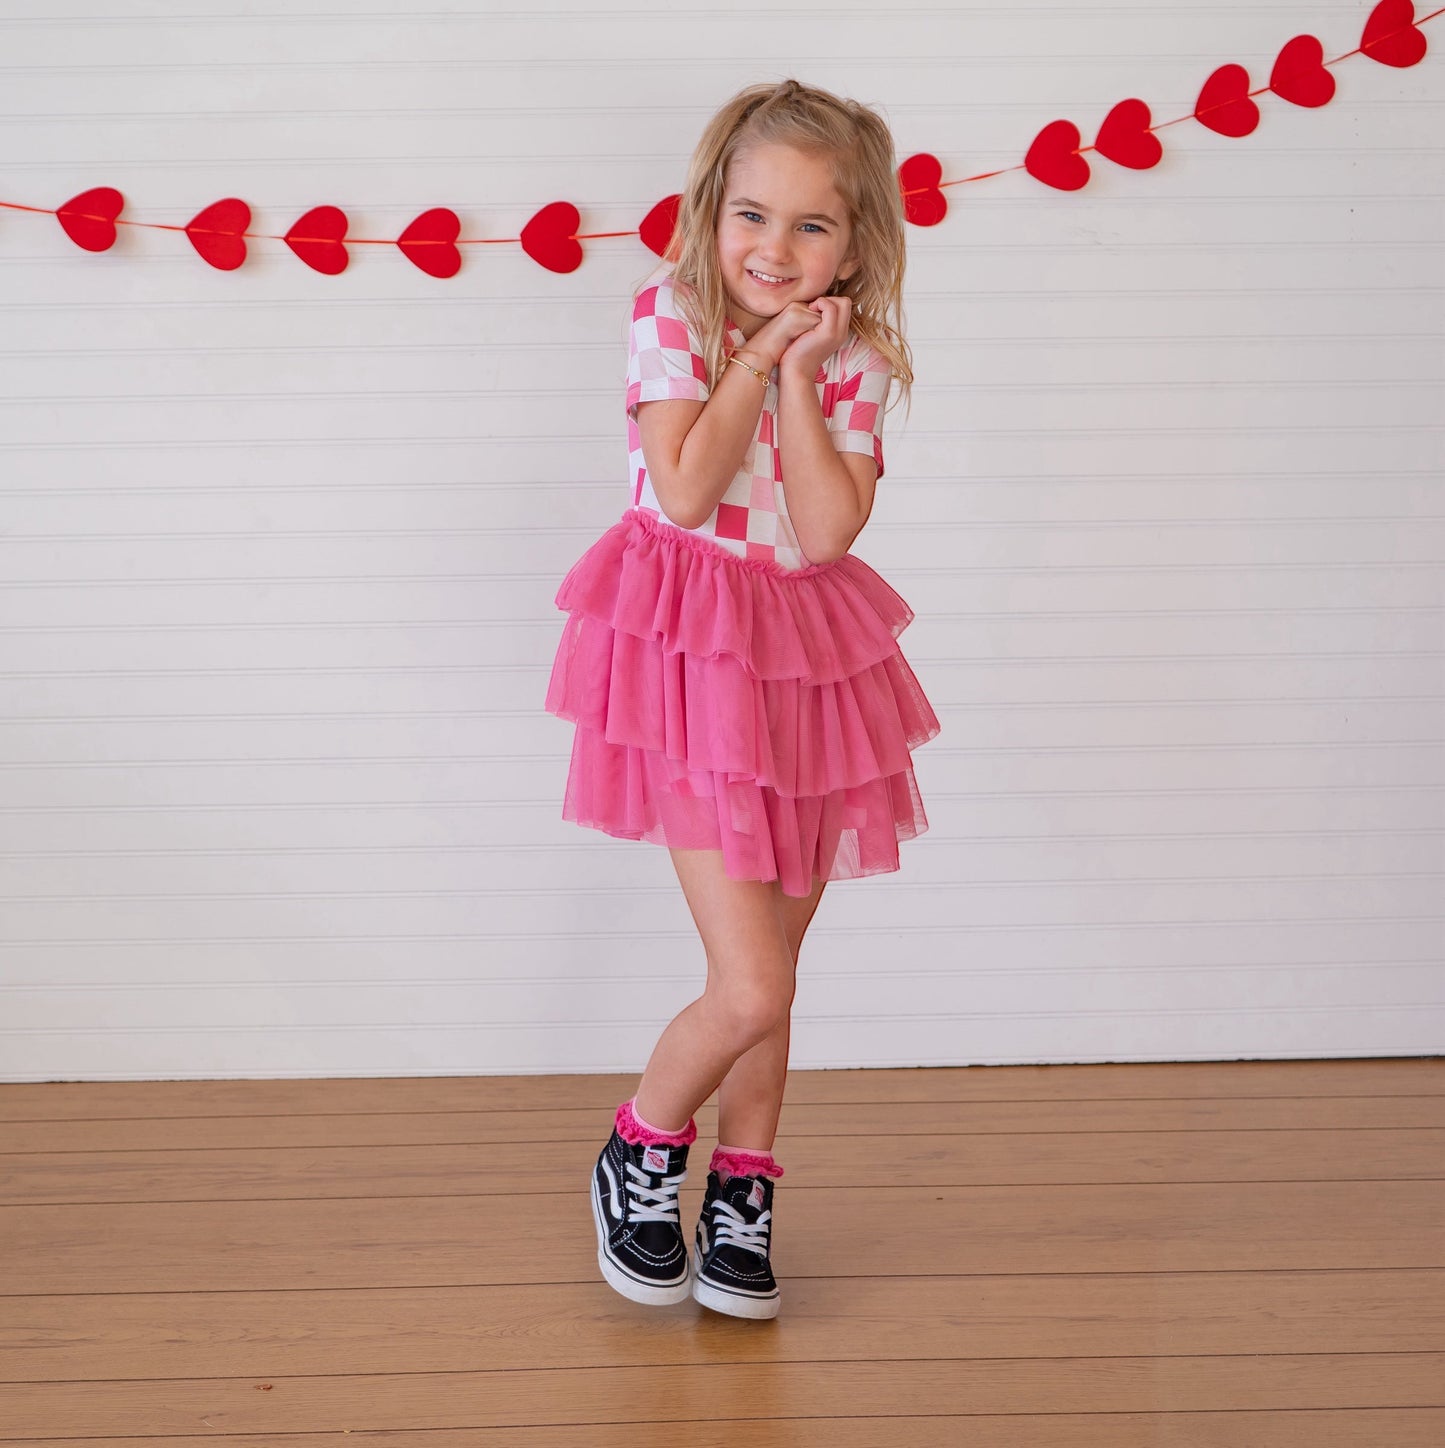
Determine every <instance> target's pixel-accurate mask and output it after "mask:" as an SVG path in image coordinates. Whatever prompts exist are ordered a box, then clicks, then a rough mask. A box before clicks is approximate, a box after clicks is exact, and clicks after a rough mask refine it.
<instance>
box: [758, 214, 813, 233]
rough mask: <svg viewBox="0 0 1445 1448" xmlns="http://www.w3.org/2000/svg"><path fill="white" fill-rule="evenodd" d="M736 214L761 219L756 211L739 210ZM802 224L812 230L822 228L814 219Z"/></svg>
mask: <svg viewBox="0 0 1445 1448" xmlns="http://www.w3.org/2000/svg"><path fill="white" fill-rule="evenodd" d="M738 215H739V216H749V217H751V216H757V217H758V220H759V221H761V220H762V217H761V216H758V213H757V212H756V211H739V212H738ZM803 225H804V226H811V227H812V228H813V230H814V231H822V229H823V228H822V227H821V226H819V225H818V223H817V222H816V221H805V222H804V223H803Z"/></svg>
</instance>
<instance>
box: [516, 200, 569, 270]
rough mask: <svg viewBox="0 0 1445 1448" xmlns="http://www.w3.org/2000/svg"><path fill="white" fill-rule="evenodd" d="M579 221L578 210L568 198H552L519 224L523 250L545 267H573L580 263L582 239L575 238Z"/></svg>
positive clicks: (554, 268)
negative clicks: (529, 218)
mask: <svg viewBox="0 0 1445 1448" xmlns="http://www.w3.org/2000/svg"><path fill="white" fill-rule="evenodd" d="M581 224H582V217H581V214H580V213H579V212H578V210H577V208H576V207H575V206H573V204H572V203H571V202H570V201H553V202H551V203H549V204H548V205H546V206H544V207H543V208H542V209H541V210H540V211H539V212H538V213H537V214H536V215H535V216H534V217H533V218H532V219H531V220H530V221H529V222H528V223H527V224H526V225H525V226H524V227H523V228H522V250H523V251H525V252H526V253H527V255H528V256H529V257H531V258H532V260H533V261H535V262H537V263H538V264H539V265H541V266H544V267H546V268H547V270H548V271H554V272H570V271H576V270H577V268H578V267H579V266H581V265H582V243H581V242H580V241H578V240H577V228H578V227H579V226H581Z"/></svg>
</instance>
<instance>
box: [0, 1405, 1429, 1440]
mask: <svg viewBox="0 0 1445 1448" xmlns="http://www.w3.org/2000/svg"><path fill="white" fill-rule="evenodd" d="M672 1429H673V1435H674V1436H673V1438H672V1442H673V1443H676V1444H686V1445H688V1448H738V1444H739V1443H745V1444H746V1445H747V1448H960V1445H964V1444H973V1445H979V1448H1439V1445H1440V1444H1441V1443H1442V1442H1445V1409H1439V1408H1381V1409H1364V1410H1356V1409H1349V1408H1341V1409H1335V1410H1331V1411H1324V1412H1317V1411H1313V1410H1309V1409H1302V1410H1289V1409H1287V1410H1283V1411H1280V1410H1275V1411H1272V1412H1264V1413H1255V1412H1248V1411H1245V1412H1241V1411H1238V1410H1234V1409H1226V1410H1222V1411H1214V1412H1207V1413H1087V1414H1072V1413H1057V1414H1047V1415H1045V1416H1042V1417H1040V1416H1037V1415H1035V1414H1032V1413H1027V1414H1009V1415H1007V1416H999V1415H995V1414H989V1413H982V1414H971V1415H969V1416H967V1417H962V1416H960V1417H947V1418H942V1417H922V1416H918V1415H913V1416H910V1417H908V1418H906V1419H899V1418H874V1419H867V1418H862V1419H859V1418H851V1419H850V1418H810V1419H796V1418H795V1419H788V1420H785V1421H771V1422H770V1421H767V1420H762V1419H751V1420H733V1421H731V1422H728V1423H718V1422H716V1421H713V1420H707V1421H698V1420H694V1421H692V1422H686V1423H684V1422H674V1423H673V1425H672ZM643 1436H644V1435H641V1434H640V1433H639V1429H638V1426H637V1423H636V1421H628V1422H624V1423H612V1424H586V1425H582V1426H575V1427H573V1426H566V1425H551V1426H548V1427H545V1428H465V1429H446V1428H442V1429H430V1428H429V1429H425V1430H423V1431H420V1432H408V1431H407V1430H405V1429H399V1430H396V1431H383V1432H380V1433H374V1434H368V1435H367V1437H366V1438H365V1439H364V1440H363V1442H364V1444H365V1448H638V1444H639V1439H640V1437H643ZM0 1441H3V1442H4V1443H5V1444H6V1445H7V1448H96V1443H95V1439H94V1438H44V1439H41V1438H25V1439H8V1438H0ZM217 1441H218V1439H217V1437H216V1435H215V1434H214V1433H205V1434H202V1435H200V1436H193V1435H191V1434H185V1435H182V1436H179V1437H177V1436H172V1435H169V1434H168V1435H167V1436H166V1437H164V1438H159V1439H146V1440H144V1442H145V1443H150V1442H154V1443H155V1444H156V1448H162V1445H163V1448H216V1444H217ZM224 1442H225V1448H278V1440H277V1439H276V1438H275V1437H273V1436H271V1435H269V1434H268V1435H266V1436H257V1435H254V1434H251V1433H242V1434H238V1435H231V1434H227V1435H226V1437H225V1440H224ZM126 1444H127V1448H137V1445H142V1448H143V1442H142V1440H140V1439H127V1440H126ZM304 1444H305V1448H360V1445H358V1443H357V1439H356V1436H355V1435H354V1434H345V1433H339V1432H337V1433H332V1432H325V1431H323V1432H319V1433H310V1434H307V1436H306V1438H305V1440H304Z"/></svg>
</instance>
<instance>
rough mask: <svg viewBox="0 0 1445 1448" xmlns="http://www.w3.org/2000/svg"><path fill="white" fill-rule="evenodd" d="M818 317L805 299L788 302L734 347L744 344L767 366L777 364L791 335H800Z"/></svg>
mask: <svg viewBox="0 0 1445 1448" xmlns="http://www.w3.org/2000/svg"><path fill="white" fill-rule="evenodd" d="M821 320H822V318H821V317H820V316H819V315H818V313H817V312H815V311H813V310H812V309H811V308H810V306H809V305H808V303H806V302H789V303H788V305H787V306H786V307H784V308H783V310H782V311H781V312H779V313H778V315H777V316H776V317H773V318H772V319H771V320H770V321H767V322H765V323H763V325H762V326H761V327H759V328H758V330H757V331H756V332H754V333H753V335H752V336H751V337H749V338H748V339H747V341H746V342H744V343H743V344H742V345H741V346H740V347H739V348H738V351H739V352H741V351H742V350H743V349H744V348H746V349H747V350H748V351H749V352H751V353H752V354H753V356H754V357H757V358H759V359H760V360H765V361H766V362H767V364H768V369H769V370H771V369H772V368H774V367H776V366H777V365H778V359H779V358H780V357H781V356H782V355H783V353H784V352H785V351H787V349H788V347H789V346H790V344H791V343H792V341H793V339H794V338H795V337H800V336H802V334H803V333H804V332H811V331H813V330H814V328H816V327H817V326H818V325H819V323H820V322H821ZM743 360H744V361H746V360H747V359H746V358H744V359H743Z"/></svg>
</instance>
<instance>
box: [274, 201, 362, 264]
mask: <svg viewBox="0 0 1445 1448" xmlns="http://www.w3.org/2000/svg"><path fill="white" fill-rule="evenodd" d="M346 225H347V222H346V213H345V212H344V211H343V210H341V208H340V207H339V206H313V207H312V208H311V210H310V211H308V212H307V213H306V215H305V216H303V217H302V218H301V219H300V220H299V221H298V222H297V223H296V225H295V226H293V227H292V228H291V230H290V231H288V232H287V233H286V237H285V240H286V245H287V246H289V247H290V248H291V250H292V251H294V252H295V253H296V255H297V256H299V257H300V258H301V260H302V261H304V262H305V263H306V265H307V266H309V267H310V268H311V269H312V270H313V271H319V272H324V273H325V275H327V276H329V277H334V276H337V275H338V274H339V273H341V272H344V271H345V270H346V263H347V260H348V258H347V255H346V248H345V247H344V246H342V244H341V239H342V237H344V236H345V235H346Z"/></svg>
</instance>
